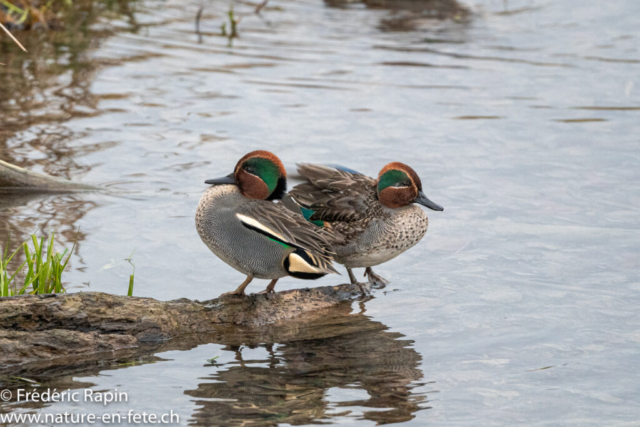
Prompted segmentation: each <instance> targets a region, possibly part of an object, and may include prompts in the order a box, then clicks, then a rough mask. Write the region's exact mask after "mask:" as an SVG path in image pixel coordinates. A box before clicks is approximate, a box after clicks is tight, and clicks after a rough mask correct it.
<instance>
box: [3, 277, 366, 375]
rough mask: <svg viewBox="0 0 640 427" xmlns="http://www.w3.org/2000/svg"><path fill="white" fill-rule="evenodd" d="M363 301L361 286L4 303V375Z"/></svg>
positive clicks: (300, 316)
mask: <svg viewBox="0 0 640 427" xmlns="http://www.w3.org/2000/svg"><path fill="white" fill-rule="evenodd" d="M359 295H360V293H359V290H358V288H357V287H356V286H352V285H339V286H335V287H333V286H325V287H319V288H313V289H309V288H306V289H295V290H290V291H283V292H279V293H276V294H272V295H270V296H266V295H252V296H250V297H247V298H240V297H225V298H218V299H214V300H210V301H205V302H199V301H191V300H188V299H180V300H175V301H168V302H162V301H157V300H155V299H152V298H137V297H125V296H117V295H109V294H104V293H97V292H82V293H75V294H66V295H43V296H33V295H29V296H21V297H10V298H2V299H0V372H5V373H6V372H13V371H15V370H16V369H17V367H16V365H20V364H24V363H30V362H37V361H40V360H49V359H55V358H59V357H67V356H82V355H91V354H97V353H100V352H105V351H108V352H111V351H116V350H122V349H127V348H136V347H137V346H139V345H140V344H142V343H153V342H160V341H163V340H168V339H171V338H174V337H179V336H182V335H186V334H193V333H208V332H212V331H213V330H214V329H215V328H216V327H219V326H225V325H227V326H228V325H237V326H260V325H266V324H270V323H278V322H283V321H286V320H290V319H294V318H296V321H297V320H298V319H304V318H305V316H309V315H311V316H313V313H314V312H315V311H317V310H320V309H323V308H327V307H331V306H333V305H335V304H338V303H339V302H341V301H346V300H350V299H353V298H356V297H358V296H359Z"/></svg>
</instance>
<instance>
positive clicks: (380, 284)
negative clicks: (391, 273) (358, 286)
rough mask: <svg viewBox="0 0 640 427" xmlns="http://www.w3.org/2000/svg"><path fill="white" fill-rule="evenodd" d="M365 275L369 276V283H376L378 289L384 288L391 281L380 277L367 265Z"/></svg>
mask: <svg viewBox="0 0 640 427" xmlns="http://www.w3.org/2000/svg"><path fill="white" fill-rule="evenodd" d="M364 275H365V276H367V277H368V279H369V283H371V284H372V285H374V286H375V287H376V289H382V288H384V287H385V286H387V285H388V284H389V283H390V282H389V281H388V280H387V279H385V278H384V277H380V276H378V275H377V274H376V273H374V272H373V269H372V268H371V267H367V268H366V269H365V270H364Z"/></svg>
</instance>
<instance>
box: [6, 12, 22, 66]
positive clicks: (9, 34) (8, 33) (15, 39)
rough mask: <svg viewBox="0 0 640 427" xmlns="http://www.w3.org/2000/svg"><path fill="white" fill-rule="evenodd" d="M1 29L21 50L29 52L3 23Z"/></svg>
mask: <svg viewBox="0 0 640 427" xmlns="http://www.w3.org/2000/svg"><path fill="white" fill-rule="evenodd" d="M0 27H1V28H2V29H3V30H4V32H5V33H7V35H8V36H9V37H11V40H13V41H14V42H16V44H17V45H18V46H20V49H22V50H24V51H25V52H26V51H27V49H25V48H24V46H22V44H21V43H20V42H19V41H18V39H17V38H15V37H13V34H11V31H9V30H7V28H6V27H5V26H4V25H2V23H1V22H0ZM2 65H4V64H2Z"/></svg>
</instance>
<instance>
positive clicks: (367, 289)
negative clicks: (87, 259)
mask: <svg viewBox="0 0 640 427" xmlns="http://www.w3.org/2000/svg"><path fill="white" fill-rule="evenodd" d="M347 273H349V279H350V280H351V284H352V285H357V286H358V287H359V288H360V291H361V292H362V295H364V296H366V295H369V294H370V293H371V284H369V283H360V282H358V281H357V280H356V276H354V275H353V271H351V269H350V268H349V267H347Z"/></svg>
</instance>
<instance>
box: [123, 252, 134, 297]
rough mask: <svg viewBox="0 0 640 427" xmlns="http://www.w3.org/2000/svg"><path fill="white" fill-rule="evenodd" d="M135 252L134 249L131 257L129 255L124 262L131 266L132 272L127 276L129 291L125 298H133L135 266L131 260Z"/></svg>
mask: <svg viewBox="0 0 640 427" xmlns="http://www.w3.org/2000/svg"><path fill="white" fill-rule="evenodd" d="M135 252H136V250H135V249H134V250H133V252H131V255H129V258H127V259H126V260H125V261H127V262H128V263H129V264H131V266H132V267H133V272H132V273H131V276H129V291H128V292H127V296H130V297H131V296H133V282H134V280H135V276H136V265H135V264H134V263H133V260H132V259H131V258H132V257H133V254H134V253H135Z"/></svg>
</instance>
